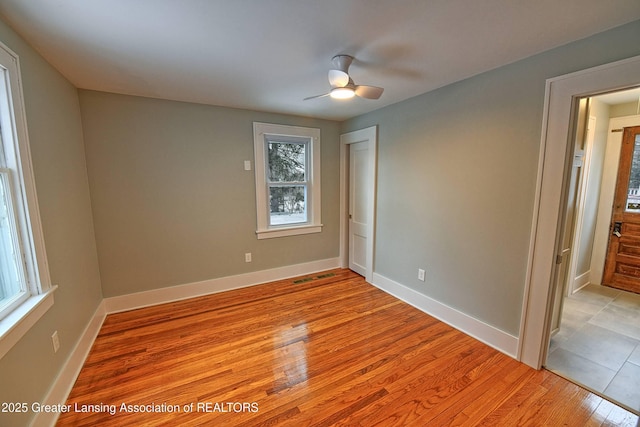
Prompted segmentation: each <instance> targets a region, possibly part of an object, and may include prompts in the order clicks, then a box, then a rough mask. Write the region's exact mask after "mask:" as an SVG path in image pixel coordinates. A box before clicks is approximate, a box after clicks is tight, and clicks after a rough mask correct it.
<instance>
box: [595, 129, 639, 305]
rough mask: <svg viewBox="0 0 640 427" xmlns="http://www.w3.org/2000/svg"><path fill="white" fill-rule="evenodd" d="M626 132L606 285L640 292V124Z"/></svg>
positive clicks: (616, 194)
mask: <svg viewBox="0 0 640 427" xmlns="http://www.w3.org/2000/svg"><path fill="white" fill-rule="evenodd" d="M623 132H624V133H623V136H622V149H621V150H620V163H619V167H618V179H617V182H616V190H615V196H614V202H613V212H612V215H611V227H610V235H609V246H608V249H607V257H606V261H605V266H604V277H603V280H602V284H603V285H605V286H610V287H613V288H616V289H622V290H626V291H630V292H635V293H640V126H634V127H627V128H624V130H623Z"/></svg>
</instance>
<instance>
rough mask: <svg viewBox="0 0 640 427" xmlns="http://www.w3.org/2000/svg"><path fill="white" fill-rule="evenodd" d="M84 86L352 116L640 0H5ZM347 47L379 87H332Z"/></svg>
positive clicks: (585, 29) (14, 20) (635, 11)
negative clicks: (335, 61)
mask: <svg viewBox="0 0 640 427" xmlns="http://www.w3.org/2000/svg"><path fill="white" fill-rule="evenodd" d="M0 16H1V17H2V18H3V19H4V20H5V21H6V22H7V23H9V24H10V25H11V26H12V27H13V28H14V30H16V31H17V32H18V33H19V34H20V35H22V37H24V38H25V39H26V40H27V41H28V42H29V43H31V45H33V46H34V47H35V48H36V49H37V50H38V51H39V52H40V53H41V54H42V55H43V56H44V57H45V58H46V59H47V60H48V61H49V62H50V63H51V64H53V66H55V67H56V68H57V69H58V70H59V71H60V72H61V73H62V74H63V75H65V76H66V77H67V78H68V79H69V80H70V81H71V82H72V83H73V84H74V85H76V86H77V87H79V88H83V89H93V90H99V91H107V92H115V93H123V94H132V95H141V96H147V97H154V98H164V99H173V100H180V101H189V102H197V103H204V104H212V105H223V106H229V107H238V108H248V109H254V110H263V111H272V112H282V113H290V114H296V115H303V116H314V117H320V118H328V119H335V120H343V119H346V118H349V117H353V116H356V115H359V114H363V113H365V112H368V111H372V110H375V109H377V108H380V107H382V106H385V105H389V104H392V103H396V102H399V101H402V100H404V99H407V98H410V97H412V96H415V95H418V94H421V93H424V92H427V91H430V90H433V89H435V88H438V87H441V86H444V85H447V84H449V83H452V82H455V81H458V80H461V79H464V78H466V77H470V76H472V75H475V74H478V73H481V72H483V71H487V70H490V69H492V68H496V67H499V66H501V65H504V64H507V63H510V62H514V61H517V60H519V59H522V58H525V57H527V56H531V55H533V54H536V53H539V52H542V51H544V50H547V49H550V48H553V47H556V46H560V45H563V44H566V43H568V42H571V41H574V40H578V39H581V38H584V37H587V36H589V35H592V34H595V33H598V32H601V31H604V30H606V29H609V28H612V27H615V26H618V25H621V24H624V23H627V22H631V21H633V20H637V19H640V1H638V0H615V1H602V0H562V1H559V0H528V1H527V0H522V1H516V0H386V1H385V0H322V1H320V0H180V1H178V0H135V1H131V0H91V1H86V0H0ZM336 54H350V55H353V56H355V58H356V60H355V61H354V63H353V65H352V66H351V69H350V74H351V75H352V77H353V79H354V80H355V82H356V84H366V85H374V86H382V87H384V88H385V91H384V93H383V94H382V97H381V98H380V99H379V100H376V101H373V100H366V99H353V100H350V101H337V100H333V99H331V98H329V97H326V98H320V99H314V100H309V101H302V99H303V98H305V97H308V96H312V95H318V94H321V93H325V92H327V90H328V89H329V84H328V81H327V71H328V70H329V68H331V58H332V57H333V56H334V55H336Z"/></svg>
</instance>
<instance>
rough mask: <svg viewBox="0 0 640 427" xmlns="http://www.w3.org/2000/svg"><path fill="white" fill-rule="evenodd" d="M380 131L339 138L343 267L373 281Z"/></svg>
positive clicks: (341, 253) (365, 131)
mask: <svg viewBox="0 0 640 427" xmlns="http://www.w3.org/2000/svg"><path fill="white" fill-rule="evenodd" d="M377 135H378V129H377V127H376V126H371V127H368V128H365V129H360V130H356V131H353V132H349V133H345V134H343V135H340V265H341V266H342V267H348V268H350V269H352V270H353V271H355V272H357V273H358V274H362V275H363V276H364V277H365V279H366V280H367V281H368V282H370V283H372V282H373V269H374V246H375V221H376V210H375V206H376V162H377V157H378V156H377V141H378V136H377Z"/></svg>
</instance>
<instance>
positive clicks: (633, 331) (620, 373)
mask: <svg viewBox="0 0 640 427" xmlns="http://www.w3.org/2000/svg"><path fill="white" fill-rule="evenodd" d="M546 368H547V369H549V370H551V371H554V372H556V373H558V374H560V375H562V376H564V377H566V378H567V379H570V380H572V381H574V382H576V383H579V384H580V385H583V386H585V387H586V388H588V389H591V390H592V391H595V392H596V393H598V394H600V395H602V396H603V397H606V398H608V399H610V400H613V401H615V402H616V403H619V404H621V405H623V406H625V407H627V408H628V409H630V410H633V411H634V412H636V413H638V412H640V295H638V294H633V293H630V292H624V291H618V290H616V289H613V288H608V287H605V286H599V285H587V286H585V287H584V288H582V289H581V290H580V291H578V292H577V293H575V294H573V295H571V296H570V297H567V298H565V300H564V307H563V310H562V324H561V327H560V331H559V332H558V333H557V334H556V335H555V336H554V337H553V338H552V339H551V346H550V348H549V356H548V357H547V364H546Z"/></svg>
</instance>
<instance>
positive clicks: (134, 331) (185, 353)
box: [58, 270, 638, 427]
mask: <svg viewBox="0 0 640 427" xmlns="http://www.w3.org/2000/svg"><path fill="white" fill-rule="evenodd" d="M67 404H68V405H70V406H69V408H70V412H68V413H64V414H61V416H60V418H59V420H58V425H62V426H67V425H73V426H97V425H99V426H133V425H135V426H178V425H179V426H202V425H207V426H208V425H213V426H251V427H254V426H272V425H292V426H293V425H295V426H301V425H304V426H333V425H340V426H373V425H380V426H449V425H459V426H471V425H485V426H524V425H529V426H561V425H567V426H587V425H588V426H601V425H611V426H614V425H615V426H635V425H636V423H637V422H638V417H637V416H635V415H633V414H631V413H630V412H627V411H625V410H623V409H622V408H619V407H617V406H616V405H614V404H612V403H610V402H608V401H606V400H604V399H602V398H600V397H598V396H596V395H594V394H592V393H590V392H588V391H586V390H584V389H582V388H580V387H578V386H576V385H574V384H572V383H570V382H568V381H566V380H564V379H562V378H560V377H558V376H556V375H555V374H553V373H551V372H548V371H544V370H542V371H536V370H534V369H531V368H529V367H527V366H526V365H523V364H521V363H519V362H517V361H515V360H513V359H512V358H510V357H508V356H505V355H503V354H502V353H500V352H498V351H496V350H493V349H492V348H490V347H488V346H486V345H484V344H482V343H480V342H478V341H476V340H475V339H473V338H470V337H468V336H466V335H464V334H462V333H461V332H458V331H456V330H455V329H453V328H451V327H449V326H447V325H445V324H444V323H442V322H439V321H438V320H436V319H434V318H432V317H430V316H428V315H426V314H424V313H423V312H421V311H419V310H417V309H415V308H413V307H411V306H409V305H407V304H406V303H403V302H401V301H399V300H397V299H395V298H394V297H392V296H390V295H388V294H386V293H384V292H382V291H380V290H378V289H377V288H375V287H373V286H371V285H369V284H367V283H366V282H365V281H364V279H363V278H362V277H361V276H358V275H356V274H355V273H352V272H351V271H349V270H332V271H328V272H324V273H320V274H315V275H312V276H307V277H300V278H295V279H289V280H283V281H278V282H273V283H269V284H265V285H259V286H253V287H250V288H244V289H239V290H234V291H230V292H224V293H219V294H215V295H210V296H205V297H200V298H195V299H190V300H186V301H180V302H175V303H171V304H165V305H159V306H154V307H149V308H144V309H140V310H135V311H130V312H126V313H118V314H112V315H109V316H108V317H107V319H106V320H105V323H104V325H103V326H102V329H101V331H100V334H99V336H98V338H97V339H96V342H95V344H94V346H93V348H92V350H91V352H90V354H89V357H88V359H87V361H86V363H85V366H84V367H83V369H82V371H81V373H80V376H79V377H78V380H77V382H76V384H75V386H74V388H73V390H72V392H71V394H70V396H69V400H68V402H67ZM123 404H124V406H123ZM90 405H93V406H90ZM136 405H137V406H136ZM149 405H155V406H149ZM171 409H173V410H174V411H173V412H171V411H170V410H171ZM83 410H86V411H87V412H81V411H83ZM141 410H154V411H155V412H135V411H141ZM109 411H112V412H113V415H112V414H111V413H110V412H109Z"/></svg>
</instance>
